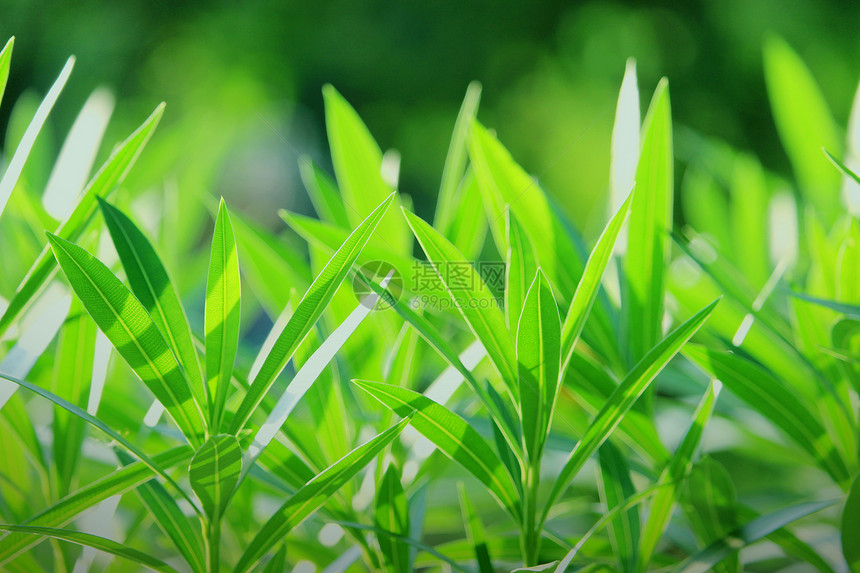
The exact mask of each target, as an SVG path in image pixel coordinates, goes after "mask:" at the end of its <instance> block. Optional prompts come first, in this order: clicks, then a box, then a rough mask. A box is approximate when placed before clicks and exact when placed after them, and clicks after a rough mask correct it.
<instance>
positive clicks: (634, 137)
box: [609, 58, 642, 245]
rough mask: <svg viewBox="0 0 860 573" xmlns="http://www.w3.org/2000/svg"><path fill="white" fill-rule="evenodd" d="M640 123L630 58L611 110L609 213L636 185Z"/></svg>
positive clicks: (634, 73)
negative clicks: (613, 107)
mask: <svg viewBox="0 0 860 573" xmlns="http://www.w3.org/2000/svg"><path fill="white" fill-rule="evenodd" d="M640 121H641V120H640V112H639V87H638V86H637V85H636V60H634V59H633V58H630V59H629V60H627V65H626V67H625V69H624V79H623V80H621V89H620V90H619V92H618V103H617V105H616V106H615V123H614V124H613V126H612V154H611V158H610V162H609V167H610V170H609V193H610V198H609V208H610V213H611V212H617V211H618V210H619V209H620V207H621V205H623V204H624V201H625V198H626V197H627V195H628V194H629V193H630V190H631V189H633V184H634V183H635V182H636V166H637V165H639V151H640V150H639V138H640V136H641V134H640V130H641V128H642V125H641V123H640ZM625 245H626V242H625Z"/></svg>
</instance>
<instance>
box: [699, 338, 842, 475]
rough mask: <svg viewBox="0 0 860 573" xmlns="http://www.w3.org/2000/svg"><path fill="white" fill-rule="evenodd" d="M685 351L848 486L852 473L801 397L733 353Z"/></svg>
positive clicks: (701, 349) (825, 469)
mask: <svg viewBox="0 0 860 573" xmlns="http://www.w3.org/2000/svg"><path fill="white" fill-rule="evenodd" d="M684 355H685V356H687V357H688V358H689V359H690V360H692V361H693V362H695V363H696V364H698V365H699V366H700V367H701V368H702V369H703V370H705V371H706V372H708V373H710V374H711V375H712V376H714V377H716V378H718V379H719V380H721V381H722V382H723V384H725V385H726V387H727V388H728V389H729V390H731V391H732V393H733V394H734V395H735V396H737V397H738V398H740V399H741V400H743V401H744V402H746V403H747V404H749V406H751V407H752V408H753V409H755V410H757V411H758V412H759V413H761V414H762V415H763V416H764V417H765V418H767V419H768V420H770V421H771V422H772V423H773V424H774V425H775V426H776V427H777V428H779V429H780V430H782V431H783V432H784V433H785V435H786V437H787V438H789V439H790V440H791V441H793V442H794V443H796V444H797V445H799V446H800V447H801V448H802V449H803V450H804V451H806V452H807V453H808V454H809V455H811V456H812V458H813V459H814V460H816V462H818V465H819V466H820V467H821V468H822V469H823V470H824V471H826V472H827V473H828V474H830V476H831V477H832V478H833V479H834V481H836V483H838V484H839V485H840V486H842V487H843V488H844V489H847V488H848V484H849V483H850V482H849V480H850V477H851V474H850V472H849V470H848V468H847V467H846V466H845V462H844V460H843V459H842V457H841V456H840V455H839V452H838V450H837V449H836V448H835V446H834V444H833V442H832V441H831V440H830V439H829V438H828V437H827V431H826V430H825V428H824V426H822V424H821V423H820V422H819V421H818V419H817V418H816V417H815V416H814V415H813V414H812V412H810V411H809V409H807V407H806V406H805V405H804V404H803V402H801V401H800V399H799V398H798V397H797V396H796V395H795V394H794V393H792V391H791V390H790V389H789V388H788V387H786V386H785V384H784V383H782V382H781V381H780V380H777V379H776V378H774V377H773V376H772V375H771V374H770V373H769V372H768V371H766V370H764V369H763V368H761V367H759V366H756V365H755V364H753V363H752V362H749V361H748V360H746V359H744V358H742V357H740V356H737V355H733V354H728V353H725V352H719V351H716V350H711V349H707V348H703V347H700V346H688V347H687V348H685V349H684Z"/></svg>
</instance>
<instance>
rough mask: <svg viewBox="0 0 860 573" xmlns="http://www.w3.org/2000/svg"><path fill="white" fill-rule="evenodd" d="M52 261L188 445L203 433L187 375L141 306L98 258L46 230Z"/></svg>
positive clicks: (201, 420) (201, 419)
mask: <svg viewBox="0 0 860 573" xmlns="http://www.w3.org/2000/svg"><path fill="white" fill-rule="evenodd" d="M48 240H49V241H50V243H51V247H52V248H53V249H54V254H55V255H56V257H57V261H58V262H59V263H60V267H62V269H63V272H64V273H65V274H66V278H68V280H69V283H70V284H71V285H72V288H73V289H74V291H75V294H77V295H78V298H80V300H81V302H82V303H83V305H84V308H86V309H87V312H88V313H89V315H90V316H91V317H92V318H93V320H94V321H95V322H96V324H97V325H98V326H99V328H100V329H101V330H102V332H104V333H105V336H107V337H108V339H109V340H110V341H111V344H113V346H114V348H116V350H117V352H119V354H120V355H121V356H122V357H123V358H124V359H125V361H126V362H127V363H128V365H129V366H130V367H131V369H132V370H134V372H135V374H137V375H138V376H139V377H140V379H141V380H142V381H143V382H144V384H146V386H147V387H148V388H149V389H150V390H151V391H152V393H153V394H155V396H156V398H158V400H159V401H160V402H161V403H162V404H163V405H164V407H165V408H166V409H167V411H168V412H169V413H170V415H171V417H172V418H173V420H174V421H175V422H176V424H177V426H178V427H179V429H180V430H181V431H182V433H183V434H184V435H185V437H186V438H187V439H188V441H189V442H190V443H191V445H192V446H195V447H196V446H198V445H199V444H200V439H201V436H203V434H204V433H205V428H204V416H203V412H202V411H201V410H200V409H199V408H198V407H197V405H196V404H195V403H194V400H193V398H192V396H191V390H190V387H189V384H188V379H187V378H186V377H185V374H184V373H183V372H182V369H181V367H180V366H179V363H178V362H177V361H176V357H175V356H174V354H173V352H172V351H171V350H170V348H169V347H168V346H167V342H166V341H165V340H164V337H163V336H162V335H161V333H160V332H159V331H158V327H156V326H155V323H154V322H153V321H152V318H151V317H150V316H149V313H147V312H146V309H144V308H143V305H142V304H140V302H139V301H138V300H137V299H136V298H135V297H134V295H133V294H132V293H131V291H129V290H128V289H127V288H126V287H125V285H123V284H122V282H120V280H119V279H118V278H116V277H115V276H114V274H113V273H112V272H110V269H108V268H107V267H106V266H105V265H104V264H103V263H102V262H101V261H99V260H98V259H96V258H95V257H94V256H92V255H91V254H90V253H88V252H87V251H85V250H84V249H82V248H81V247H79V246H77V245H75V244H74V243H70V242H69V241H66V240H64V239H61V238H60V237H57V236H56V235H52V234H50V233H48Z"/></svg>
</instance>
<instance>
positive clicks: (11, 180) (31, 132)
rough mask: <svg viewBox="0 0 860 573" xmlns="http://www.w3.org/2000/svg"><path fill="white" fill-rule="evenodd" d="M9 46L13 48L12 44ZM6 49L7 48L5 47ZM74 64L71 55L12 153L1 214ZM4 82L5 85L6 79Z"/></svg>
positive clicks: (1, 187)
mask: <svg viewBox="0 0 860 573" xmlns="http://www.w3.org/2000/svg"><path fill="white" fill-rule="evenodd" d="M9 47H10V48H11V45H10V46H9ZM5 51H6V49H5V48H4V52H5ZM0 65H2V62H0ZM6 66H7V69H6V74H7V75H8V73H9V70H8V61H7V62H6ZM74 66H75V57H74V56H71V57H69V59H68V60H67V61H66V65H65V66H63V69H62V70H61V71H60V75H59V76H58V77H57V79H56V80H55V81H54V85H52V86H51V89H49V90H48V93H47V95H45V99H43V100H42V103H40V104H39V108H38V109H37V110H36V115H35V116H33V121H31V122H30V125H28V126H27V131H25V132H24V136H23V137H22V138H21V141H20V142H19V143H18V147H16V148H15V153H14V154H13V155H12V159H11V160H9V165H8V167H6V171H5V172H4V173H3V178H2V179H0V214H2V213H3V210H4V209H5V208H6V203H7V202H8V201H9V196H10V195H12V191H13V190H14V189H15V185H16V184H17V183H18V178H19V177H20V176H21V171H23V169H24V164H25V163H26V162H27V157H28V156H29V155H30V150H31V149H33V144H34V143H36V137H38V135H39V132H40V131H42V126H43V125H44V124H45V120H46V119H48V114H50V113H51V109H53V107H54V104H55V103H56V102H57V98H59V97H60V92H61V91H63V87H64V86H65V85H66V80H68V79H69V75H71V73H72V68H73V67H74ZM0 71H2V70H0ZM3 83H4V87H5V79H4V80H3Z"/></svg>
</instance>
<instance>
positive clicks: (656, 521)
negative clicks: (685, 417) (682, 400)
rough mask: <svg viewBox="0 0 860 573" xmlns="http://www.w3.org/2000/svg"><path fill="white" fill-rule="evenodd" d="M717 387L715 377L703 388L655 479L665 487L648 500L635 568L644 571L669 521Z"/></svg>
mask: <svg viewBox="0 0 860 573" xmlns="http://www.w3.org/2000/svg"><path fill="white" fill-rule="evenodd" d="M720 388H721V385H720V384H719V383H718V382H716V381H714V382H711V384H710V385H709V386H708V390H707V392H705V395H704V397H702V401H701V402H699V406H698V408H696V412H695V413H694V414H693V423H692V424H691V425H690V428H689V429H688V430H687V433H686V435H685V436H684V439H683V440H682V441H681V445H680V446H678V449H677V450H676V451H675V455H673V456H672V459H671V461H670V462H669V464H668V465H667V466H666V467H665V468H664V469H663V471H662V473H661V474H660V478H659V482H660V483H666V484H668V487H665V488H663V489H661V490H660V491H658V492H657V495H655V496H654V499H653V500H652V501H651V507H650V508H649V511H648V521H647V522H646V523H645V531H644V532H643V534H642V541H641V544H640V547H639V571H642V572H644V571H647V569H648V565H649V564H650V562H651V558H652V556H653V555H654V552H655V551H656V549H657V543H659V541H660V538H661V537H662V536H663V533H664V532H665V531H666V527H668V525H669V520H670V519H671V518H672V512H673V511H674V509H675V504H676V503H677V502H678V497H679V495H680V492H681V488H682V486H683V484H684V480H686V479H687V476H689V475H690V471H691V469H692V467H693V458H694V456H695V455H696V451H697V450H698V448H699V443H700V442H701V440H702V434H704V431H705V426H706V425H707V424H708V421H709V420H710V419H711V414H712V413H713V411H714V405H715V404H716V401H717V397H718V396H719V392H720Z"/></svg>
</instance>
